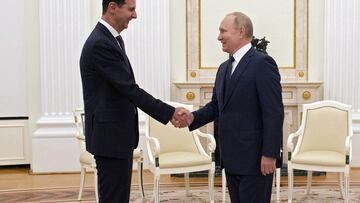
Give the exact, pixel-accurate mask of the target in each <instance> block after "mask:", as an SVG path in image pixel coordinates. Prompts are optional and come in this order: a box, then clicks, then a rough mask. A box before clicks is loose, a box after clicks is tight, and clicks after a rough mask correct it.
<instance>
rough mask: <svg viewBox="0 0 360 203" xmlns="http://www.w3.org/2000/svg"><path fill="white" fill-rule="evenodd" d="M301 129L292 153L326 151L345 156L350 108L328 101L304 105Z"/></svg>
mask: <svg viewBox="0 0 360 203" xmlns="http://www.w3.org/2000/svg"><path fill="white" fill-rule="evenodd" d="M301 128H302V129H301V130H302V133H301V135H300V137H299V143H300V144H299V145H297V146H296V149H295V152H294V153H301V152H305V151H312V150H326V151H335V152H339V153H342V154H344V155H345V154H346V148H345V140H346V137H347V136H352V130H351V106H349V105H345V104H342V103H340V102H336V101H329V100H327V101H320V102H315V103H312V104H305V105H304V107H303V119H302V124H301Z"/></svg>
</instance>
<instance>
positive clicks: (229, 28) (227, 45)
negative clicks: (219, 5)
mask: <svg viewBox="0 0 360 203" xmlns="http://www.w3.org/2000/svg"><path fill="white" fill-rule="evenodd" d="M235 17H236V16H235V15H231V14H230V15H226V16H225V18H224V19H223V20H222V21H221V24H220V27H219V32H220V33H219V35H218V40H219V41H220V42H221V44H222V50H223V51H224V52H226V53H229V54H234V53H235V52H236V51H237V50H238V49H240V48H241V47H243V46H244V45H246V44H247V43H248V42H250V41H251V40H250V41H249V38H248V37H247V36H246V33H245V27H244V26H243V25H239V26H236V25H235Z"/></svg>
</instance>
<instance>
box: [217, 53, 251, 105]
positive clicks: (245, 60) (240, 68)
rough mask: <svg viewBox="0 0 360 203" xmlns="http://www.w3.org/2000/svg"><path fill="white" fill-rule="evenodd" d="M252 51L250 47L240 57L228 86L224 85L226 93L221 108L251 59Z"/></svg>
mask: <svg viewBox="0 0 360 203" xmlns="http://www.w3.org/2000/svg"><path fill="white" fill-rule="evenodd" d="M254 51H255V49H254V48H250V50H249V51H248V52H247V53H246V54H245V55H244V56H243V57H242V59H241V60H240V62H239V63H238V65H237V66H236V69H235V71H234V73H233V74H232V76H231V80H230V82H229V83H228V84H229V85H228V87H226V95H225V97H224V105H223V108H224V107H225V106H226V104H227V103H228V101H229V100H230V98H231V96H232V94H233V93H234V89H235V87H236V85H237V84H238V81H239V79H240V78H241V75H242V74H243V73H244V71H245V70H246V68H247V66H248V64H249V62H250V61H251V57H252V56H253V54H254Z"/></svg>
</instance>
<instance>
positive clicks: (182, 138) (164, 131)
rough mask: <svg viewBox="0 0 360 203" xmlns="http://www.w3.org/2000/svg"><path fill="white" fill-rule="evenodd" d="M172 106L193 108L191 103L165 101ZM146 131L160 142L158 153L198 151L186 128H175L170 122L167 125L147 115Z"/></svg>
mask: <svg viewBox="0 0 360 203" xmlns="http://www.w3.org/2000/svg"><path fill="white" fill-rule="evenodd" d="M166 103H167V104H169V105H171V106H173V107H184V108H185V109H188V110H189V111H192V110H193V106H192V105H185V104H181V103H177V102H166ZM147 130H148V132H147V135H149V136H150V137H154V138H157V139H158V140H159V143H160V154H162V153H168V152H198V151H199V150H198V148H197V146H196V143H195V138H194V136H193V134H192V133H191V132H190V131H189V129H188V128H175V127H174V126H173V125H172V124H171V122H169V123H168V124H167V125H163V124H162V123H160V122H158V121H156V120H155V119H153V118H151V117H150V116H148V129H147Z"/></svg>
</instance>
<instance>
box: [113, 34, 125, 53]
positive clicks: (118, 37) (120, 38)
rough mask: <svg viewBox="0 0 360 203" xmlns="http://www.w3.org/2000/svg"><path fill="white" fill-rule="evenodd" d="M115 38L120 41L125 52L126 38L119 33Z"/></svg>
mask: <svg viewBox="0 0 360 203" xmlns="http://www.w3.org/2000/svg"><path fill="white" fill-rule="evenodd" d="M115 38H116V40H117V41H118V42H119V44H120V47H121V49H122V50H123V51H124V52H125V44H124V40H123V39H122V37H121V35H119V36H117V37H115Z"/></svg>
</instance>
